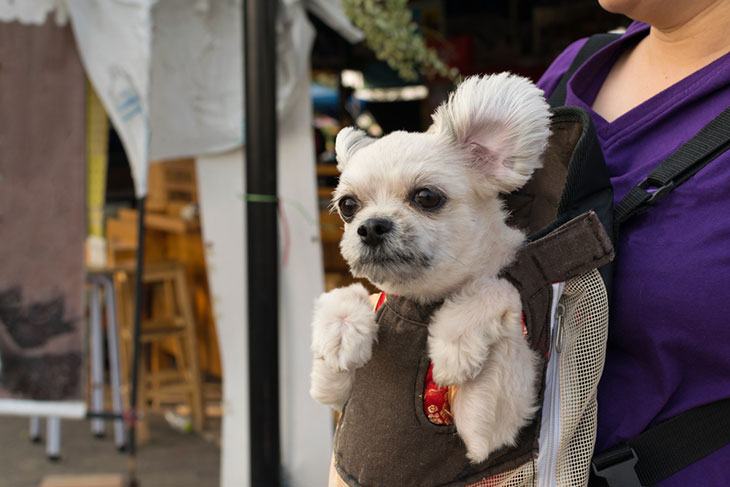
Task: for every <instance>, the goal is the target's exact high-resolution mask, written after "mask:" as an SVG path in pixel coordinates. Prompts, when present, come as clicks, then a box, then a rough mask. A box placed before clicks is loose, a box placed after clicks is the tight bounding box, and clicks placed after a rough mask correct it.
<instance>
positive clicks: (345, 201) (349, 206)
mask: <svg viewBox="0 0 730 487" xmlns="http://www.w3.org/2000/svg"><path fill="white" fill-rule="evenodd" d="M337 206H339V208H340V215H342V219H343V220H345V221H346V222H349V221H350V220H351V219H352V217H353V216H355V213H357V210H358V208H360V205H359V204H358V202H357V200H356V199H355V198H353V197H352V196H345V197H344V198H341V199H340V201H338V202H337Z"/></svg>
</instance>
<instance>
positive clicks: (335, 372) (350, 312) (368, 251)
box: [311, 73, 550, 463]
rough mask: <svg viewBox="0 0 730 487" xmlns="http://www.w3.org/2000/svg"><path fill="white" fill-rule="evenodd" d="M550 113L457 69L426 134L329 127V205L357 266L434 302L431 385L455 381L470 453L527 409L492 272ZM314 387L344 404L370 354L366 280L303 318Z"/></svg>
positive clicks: (508, 321)
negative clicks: (377, 135)
mask: <svg viewBox="0 0 730 487" xmlns="http://www.w3.org/2000/svg"><path fill="white" fill-rule="evenodd" d="M549 121H550V112H549V108H548V105H547V103H546V102H545V100H544V98H543V96H542V92H541V91H540V90H539V89H538V88H537V87H536V86H535V85H533V84H532V83H531V82H530V81H528V80H527V79H525V78H521V77H518V76H515V75H511V74H508V73H501V74H497V75H493V76H485V77H472V78H468V79H466V80H465V81H464V82H463V83H462V84H461V85H460V86H459V87H458V89H457V90H456V91H455V92H454V93H453V94H452V95H451V96H450V98H449V99H448V101H447V102H445V103H444V104H443V105H441V106H440V107H439V108H438V109H437V110H436V112H435V113H434V115H433V125H432V126H431V128H430V129H429V130H428V131H427V132H425V133H408V132H394V133H391V134H389V135H387V136H385V137H383V138H381V139H373V138H370V137H368V136H367V135H366V134H365V133H364V132H362V131H360V130H355V129H352V128H345V129H343V130H342V131H341V132H340V133H339V134H338V136H337V143H336V150H337V161H338V168H339V169H340V171H341V173H342V176H341V178H340V183H339V185H338V187H337V189H336V191H335V195H334V200H333V203H334V205H335V207H336V208H337V210H338V211H339V213H340V216H341V217H342V219H343V220H344V222H345V231H344V237H343V239H342V242H341V244H340V248H341V251H342V255H343V256H344V257H345V259H346V260H347V262H348V264H349V265H350V269H351V271H352V273H353V275H354V276H356V277H365V278H367V279H369V280H370V281H371V282H372V283H373V284H375V285H376V286H378V287H379V288H380V289H382V290H383V291H385V292H386V293H388V294H393V295H398V296H402V297H405V298H409V299H412V300H414V301H417V302H419V303H424V304H425V303H430V302H436V301H441V300H443V301H444V303H443V305H442V306H441V307H440V308H439V309H438V310H437V311H436V313H435V314H434V316H433V318H432V321H431V324H430V325H429V339H428V353H429V356H430V359H431V361H432V363H433V374H434V379H435V381H436V382H437V383H438V384H439V385H456V386H458V387H457V389H456V395H455V397H454V402H453V404H452V412H453V416H454V424H455V426H456V429H457V431H458V433H459V434H460V436H461V438H462V439H463V441H464V444H465V445H466V450H467V456H468V458H469V460H471V461H472V462H475V463H476V462H480V461H482V460H484V459H486V458H487V457H488V456H489V454H490V453H492V452H493V451H495V450H496V449H498V448H500V447H502V446H504V445H510V444H513V443H514V441H515V438H516V436H517V433H518V432H519V430H520V429H521V428H522V427H523V426H525V425H526V424H527V423H528V422H529V421H530V420H531V418H532V416H533V415H534V413H535V411H536V410H537V406H536V397H537V387H538V386H537V375H538V370H537V366H538V363H539V360H538V358H537V355H536V353H535V352H534V351H532V350H531V349H530V348H529V346H528V343H527V340H526V339H525V337H524V336H523V334H522V326H521V311H522V306H521V301H520V296H519V294H518V292H517V290H516V289H515V288H514V287H513V286H512V285H511V284H510V283H509V282H507V281H506V280H504V279H502V278H500V277H499V274H500V271H502V270H503V269H504V268H505V267H506V266H508V265H509V264H511V263H512V262H513V260H514V258H515V254H516V252H517V250H518V249H519V247H520V246H521V245H522V243H523V241H524V238H525V236H524V234H523V233H521V232H520V231H518V230H516V229H514V228H512V227H509V226H508V225H507V224H506V218H507V213H506V210H505V209H504V207H503V203H502V201H501V200H500V198H499V194H500V193H508V192H511V191H514V190H516V189H518V188H520V187H522V186H523V185H524V184H525V183H526V182H527V181H528V180H529V178H530V176H531V175H532V173H533V171H534V170H535V169H537V168H538V167H540V166H541V157H542V153H543V151H544V149H545V147H546V145H547V141H548V136H549V133H550V130H549ZM312 326H313V339H312V351H313V354H314V364H313V369H312V384H311V395H312V397H314V398H315V399H316V400H318V401H320V402H322V403H324V404H327V405H330V406H332V407H334V408H336V409H340V408H341V407H342V406H343V404H344V403H345V402H346V400H347V399H348V396H349V394H350V391H351V387H352V380H353V376H354V373H355V370H356V369H357V368H358V367H361V366H363V365H364V364H365V363H367V361H368V360H369V359H370V356H371V351H372V347H373V345H374V342H375V341H377V334H378V329H377V324H376V322H375V314H374V313H373V310H372V305H371V304H370V302H369V300H368V293H367V291H366V290H365V288H364V287H363V286H361V285H359V284H355V285H352V286H349V287H346V288H340V289H336V290H334V291H331V292H328V293H326V294H324V295H322V296H321V297H320V298H319V300H318V301H317V303H316V306H315V313H314V322H313V325H312Z"/></svg>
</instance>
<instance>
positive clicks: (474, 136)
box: [429, 73, 550, 193]
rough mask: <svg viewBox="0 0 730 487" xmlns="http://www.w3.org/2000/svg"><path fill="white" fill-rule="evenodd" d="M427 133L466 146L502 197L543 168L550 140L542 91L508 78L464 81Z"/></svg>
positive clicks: (504, 75)
mask: <svg viewBox="0 0 730 487" xmlns="http://www.w3.org/2000/svg"><path fill="white" fill-rule="evenodd" d="M433 122H434V123H433V125H432V126H431V128H430V129H429V132H431V133H436V134H440V135H442V136H444V137H447V138H449V139H451V140H452V141H453V142H455V143H457V144H459V145H463V146H464V147H465V149H466V150H467V151H468V153H469V155H470V159H471V162H472V163H473V164H474V165H475V166H476V167H477V169H479V170H480V171H482V172H483V173H484V174H485V175H486V176H487V177H488V178H489V180H490V181H491V182H492V183H493V184H494V185H495V186H496V187H497V189H498V190H499V191H500V192H505V193H509V192H512V191H514V190H516V189H518V188H520V187H522V186H523V185H524V184H525V183H526V182H527V181H528V180H529V179H530V176H531V175H532V173H533V171H534V170H535V169H537V168H539V167H541V166H542V160H541V158H542V153H543V152H544V150H545V147H546V146H547V141H548V137H549V136H550V109H549V107H548V104H547V103H546V102H545V98H544V97H543V92H542V90H540V89H539V88H538V87H537V86H535V85H534V84H533V83H532V82H530V81H529V80H528V79H527V78H523V77H520V76H515V75H513V74H510V73H500V74H496V75H492V76H484V77H479V76H474V77H470V78H467V79H466V80H464V81H463V82H462V83H461V84H460V85H459V87H458V88H457V89H456V91H455V92H454V93H452V94H451V96H449V99H448V101H446V102H444V103H443V104H442V105H441V106H439V107H438V109H436V112H434V114H433Z"/></svg>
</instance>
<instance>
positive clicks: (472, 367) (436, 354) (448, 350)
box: [428, 335, 489, 386]
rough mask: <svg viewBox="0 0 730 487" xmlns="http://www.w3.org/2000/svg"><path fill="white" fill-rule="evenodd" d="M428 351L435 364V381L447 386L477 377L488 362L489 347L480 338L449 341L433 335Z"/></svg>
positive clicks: (457, 338)
mask: <svg viewBox="0 0 730 487" xmlns="http://www.w3.org/2000/svg"><path fill="white" fill-rule="evenodd" d="M428 350H429V356H430V357H431V362H433V379H434V380H435V381H436V383H437V384H438V385H440V386H447V385H456V384H463V383H464V382H466V381H468V380H471V379H473V378H474V377H476V376H477V375H478V374H479V372H480V371H481V370H482V367H483V366H484V362H485V361H486V360H487V355H488V353H489V346H488V345H487V344H486V343H483V340H480V337H478V336H475V337H469V336H465V335H462V336H459V337H453V339H449V338H447V337H443V336H434V335H431V336H430V337H429V340H428Z"/></svg>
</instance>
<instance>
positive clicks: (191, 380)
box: [175, 268, 205, 432]
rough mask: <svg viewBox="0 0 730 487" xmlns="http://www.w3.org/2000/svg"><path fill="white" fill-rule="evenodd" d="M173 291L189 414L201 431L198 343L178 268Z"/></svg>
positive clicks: (190, 307)
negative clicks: (182, 326)
mask: <svg viewBox="0 0 730 487" xmlns="http://www.w3.org/2000/svg"><path fill="white" fill-rule="evenodd" d="M175 284H176V285H175V289H176V292H177V302H178V305H179V306H180V313H181V314H182V316H183V319H184V320H185V333H184V342H185V344H184V349H185V352H184V354H185V355H186V358H187V368H186V370H187V375H188V384H189V386H190V402H191V404H190V412H191V415H192V420H193V429H194V430H195V431H197V432H201V431H203V423H204V421H205V411H204V408H203V385H202V380H201V377H200V362H199V361H198V349H197V346H198V343H197V337H196V329H195V318H194V315H193V310H192V306H191V301H190V300H191V295H190V291H189V289H188V286H187V280H186V276H185V271H184V270H183V269H182V268H180V269H178V270H177V271H176V273H175Z"/></svg>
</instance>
